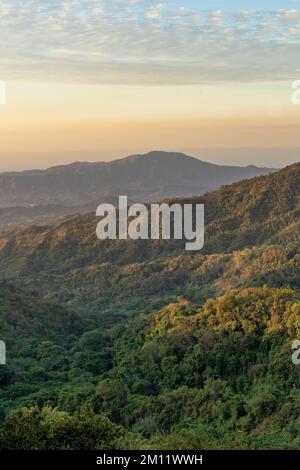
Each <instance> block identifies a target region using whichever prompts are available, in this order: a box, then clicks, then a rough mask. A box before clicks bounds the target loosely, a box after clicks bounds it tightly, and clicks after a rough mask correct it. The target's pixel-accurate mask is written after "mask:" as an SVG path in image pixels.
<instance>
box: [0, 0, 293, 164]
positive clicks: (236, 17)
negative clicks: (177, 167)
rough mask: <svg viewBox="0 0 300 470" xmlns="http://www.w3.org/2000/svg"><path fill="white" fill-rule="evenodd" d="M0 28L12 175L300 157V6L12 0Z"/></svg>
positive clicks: (6, 159) (1, 131)
mask: <svg viewBox="0 0 300 470" xmlns="http://www.w3.org/2000/svg"><path fill="white" fill-rule="evenodd" d="M0 33H1V43H0V80H4V81H5V82H6V83H7V104H6V105H1V106H0V171H4V170H11V169H25V168H32V167H39V168H45V167H47V166H50V165H53V164H58V163H67V162H70V161H72V160H74V159H79V160H109V159H111V158H116V157H121V156H125V155H126V154H129V153H136V152H144V151H148V150H152V149H162V150H176V151H177V150H180V151H185V152H187V153H192V154H193V155H196V156H201V158H202V157H203V159H205V149H208V150H209V149H210V150H209V151H207V159H211V160H213V161H216V162H220V163H221V162H222V163H225V162H227V163H236V164H240V165H246V164H250V163H254V164H259V165H271V164H272V165H276V166H283V165H285V164H287V163H290V161H295V160H297V159H300V132H299V124H300V106H295V105H292V103H291V93H292V89H291V84H292V81H293V80H300V56H299V47H300V1H297V0H294V1H292V0H291V1H284V0H283V1H279V0H278V1H253V0H252V1H226V2H225V1H209V0H206V1H201V0H198V1H196V0H194V1H192V0H191V1H188V0H187V1H180V0H177V1H155V0H152V1H147V0H60V1H58V0H51V1H50V0H49V1H47V0H44V1H40V0H39V1H38V0H26V1H25V2H24V1H21V0H0ZM232 148H233V149H239V148H242V149H244V150H241V151H240V152H238V151H234V152H232V154H230V152H229V151H228V149H232ZM249 148H250V149H253V152H251V151H249ZM298 148H299V158H297V151H296V150H297V149H298ZM213 149H216V152H215V153H214V152H213ZM223 149H224V152H223V153H222V150H223ZM245 149H247V151H245ZM295 149H296V150H295ZM270 150H274V152H273V153H272V152H270ZM231 155H232V156H231ZM264 156H265V158H264Z"/></svg>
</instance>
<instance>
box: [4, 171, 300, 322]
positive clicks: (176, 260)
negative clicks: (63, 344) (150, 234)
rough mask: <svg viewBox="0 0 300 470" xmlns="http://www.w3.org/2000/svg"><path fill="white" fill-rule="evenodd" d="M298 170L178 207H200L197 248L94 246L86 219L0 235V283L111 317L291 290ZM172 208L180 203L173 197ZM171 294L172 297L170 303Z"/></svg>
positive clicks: (90, 218) (143, 243)
mask: <svg viewBox="0 0 300 470" xmlns="http://www.w3.org/2000/svg"><path fill="white" fill-rule="evenodd" d="M299 183H300V164H295V165H292V166H290V167H287V168H285V169H283V170H281V171H278V172H276V173H273V174H270V175H266V176H260V177H257V178H254V179H252V180H247V181H242V182H239V183H235V184H233V185H230V186H226V187H223V188H221V189H219V190H217V191H215V192H211V193H207V194H205V195H204V196H202V197H198V198H192V199H186V200H181V202H192V203H204V204H205V208H206V209H205V211H206V229H205V230H206V233H205V237H206V241H205V246H204V249H203V250H201V251H199V252H194V253H192V254H190V253H187V252H186V251H185V250H184V243H183V241H173V240H171V241H159V240H156V241H155V240H154V241H151V240H149V241H147V240H137V241H131V240H113V241H104V242H103V241H99V240H98V239H97V238H96V235H95V228H96V223H97V220H96V217H95V216H94V215H93V214H87V215H82V216H81V215H75V216H72V217H69V218H67V219H65V220H63V221H61V222H59V223H56V224H53V225H49V226H44V227H28V228H26V229H24V230H21V231H19V232H11V233H8V234H3V235H2V236H1V237H0V276H1V277H2V278H11V279H18V280H19V282H22V283H25V284H27V285H28V286H29V287H31V288H33V286H35V288H38V289H39V291H40V292H42V293H43V294H44V295H47V296H49V297H50V298H55V299H56V300H59V301H63V302H67V303H69V304H70V305H72V306H76V307H79V308H80V309H81V308H82V309H85V308H86V306H87V305H88V306H89V311H90V312H91V311H92V310H97V311H99V307H100V308H101V312H102V313H101V314H103V315H104V316H105V318H106V320H108V321H114V320H113V319H112V315H111V311H112V310H113V316H117V317H120V316H124V315H125V316H126V315H127V313H128V312H132V311H133V312H134V311H136V309H138V310H141V308H145V309H147V310H149V309H150V310H151V308H152V306H153V305H162V304H163V303H164V302H167V301H169V300H172V298H174V296H176V295H180V294H181V293H184V294H185V295H187V292H189V295H190V296H191V298H192V299H193V300H194V297H195V296H196V298H197V299H198V300H200V299H202V300H206V299H207V298H209V297H210V296H215V295H218V294H221V293H223V292H224V291H226V289H230V288H235V287H243V286H248V285H251V282H253V283H254V285H263V284H262V283H264V280H265V278H266V273H269V278H270V280H271V279H272V285H273V286H274V287H281V286H284V285H291V286H293V287H295V286H297V283H298V282H299V279H300V272H299V262H298V259H299V243H298V241H299V235H300V219H299V216H300V206H299V204H300V200H299V187H300V185H299ZM179 202H180V200H179ZM172 296H173V297H172Z"/></svg>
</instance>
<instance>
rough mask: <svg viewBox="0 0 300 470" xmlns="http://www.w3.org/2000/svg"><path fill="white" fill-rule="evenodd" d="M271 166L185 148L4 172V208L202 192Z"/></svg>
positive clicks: (0, 200) (0, 195) (0, 191)
mask: <svg viewBox="0 0 300 470" xmlns="http://www.w3.org/2000/svg"><path fill="white" fill-rule="evenodd" d="M271 171H274V170H272V169H270V168H258V167H255V166H248V167H234V166H221V165H214V164H212V163H207V162H204V161H200V160H198V159H196V158H192V157H189V156H187V155H184V154H182V153H171V152H150V153H148V154H145V155H133V156H130V157H127V158H123V159H120V160H116V161H113V162H96V163H82V162H75V163H72V164H70V165H61V166H56V167H52V168H49V169H47V170H32V171H24V172H12V173H2V174H0V207H2V208H4V207H11V206H25V205H26V206H30V205H41V204H42V205H53V204H54V205H59V206H67V207H77V208H78V206H84V205H90V204H91V203H95V207H96V206H97V204H98V203H100V202H103V201H108V202H110V201H111V200H114V199H115V198H116V197H118V196H119V195H122V194H125V195H127V196H128V197H129V199H131V200H135V201H139V202H143V201H147V202H149V201H158V200H161V199H165V198H175V197H182V196H194V195H200V194H204V193H205V192H207V191H211V190H213V189H216V188H218V187H220V186H222V185H224V184H230V183H233V182H235V181H239V180H242V179H247V178H251V177H253V176H258V175H262V174H266V173H269V172H271ZM52 209H53V207H52V208H51V210H52ZM60 212H61V211H60ZM69 212H70V211H69ZM71 212H72V211H71Z"/></svg>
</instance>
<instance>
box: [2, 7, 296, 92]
mask: <svg viewBox="0 0 300 470" xmlns="http://www.w3.org/2000/svg"><path fill="white" fill-rule="evenodd" d="M178 3H179V2H177V6H176V7H172V2H167V1H156V0H151V1H150V0H59V1H58V0H51V1H50V0H49V1H43V2H41V1H39V0H27V1H26V2H24V1H23V0H0V34H1V43H0V68H1V74H2V76H1V79H6V80H12V79H28V80H49V81H50V80H51V81H53V80H57V81H65V82H86V83H103V84H108V83H110V84H126V85H130V84H134V85H136V84H143V85H145V84H165V85H168V84H177V83H182V84H186V83H203V82H215V81H224V80H225V81H226V80H230V81H244V80H279V79H286V78H289V77H294V74H295V70H296V69H297V68H298V67H299V63H298V62H297V61H298V56H299V53H298V50H299V43H300V10H275V11H261V12H258V11H254V10H237V11H236V12H223V11H221V10H214V11H211V12H205V11H201V10H200V9H195V8H191V7H190V8H187V7H185V5H184V3H185V2H182V5H180V4H178Z"/></svg>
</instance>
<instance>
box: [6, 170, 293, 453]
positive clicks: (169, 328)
mask: <svg viewBox="0 0 300 470" xmlns="http://www.w3.org/2000/svg"><path fill="white" fill-rule="evenodd" d="M299 183H300V164H296V165H293V166H291V167H288V168H286V169H284V170H282V171H279V172H277V173H274V174H271V175H268V176H263V177H258V178H254V179H252V180H247V181H243V182H241V183H236V184H234V185H231V186H227V187H224V188H221V189H220V190H218V191H216V192H213V193H208V194H206V195H205V196H203V197H201V198H194V199H192V200H191V201H192V202H194V203H196V202H204V203H205V206H206V244H205V248H204V250H202V251H200V252H194V253H187V252H185V251H184V246H183V243H181V242H172V241H171V242H160V241H153V242H152V241H111V242H100V241H99V240H97V238H96V235H95V228H96V219H95V217H94V216H92V215H86V216H79V215H77V216H76V215H75V216H73V217H70V218H68V219H66V220H65V221H63V222H60V223H57V224H54V225H50V226H47V227H29V228H27V229H25V230H22V231H19V232H16V233H10V234H3V235H2V237H1V239H0V273H1V277H2V279H8V280H9V282H7V281H3V282H2V283H1V285H0V339H4V340H5V341H6V342H7V347H8V363H7V366H5V367H1V369H0V383H1V389H0V420H1V421H2V431H1V432H0V447H1V446H2V448H14V447H15V446H17V442H20V443H21V444H19V445H20V446H21V447H22V446H23V447H26V448H57V447H59V446H60V447H63V448H72V444H71V442H70V440H68V438H67V435H68V434H69V435H72V436H73V441H74V442H76V446H77V447H76V448H78V447H79V448H89V446H90V448H91V447H95V448H109V444H108V442H109V441H108V440H107V439H108V436H110V435H113V438H112V439H111V442H113V443H112V444H111V446H113V447H114V448H116V447H117V448H159V449H163V448H169V449H190V448H191V449H203V448H234V449H235V448H293V449H294V448H297V449H299V448H300V441H299V437H298V436H299V432H298V430H299V425H300V421H299V419H300V415H299V399H300V396H299V385H300V384H299V378H300V377H299V373H300V369H299V367H297V366H295V365H294V364H293V363H292V361H291V354H292V350H291V344H292V341H293V340H295V339H300V294H299V288H300V243H299V240H300V232H299V220H300V219H299V215H300V205H299V188H300V184H299ZM182 202H189V200H185V201H182ZM13 410H15V411H13ZM49 423H50V424H49ZM62 423H63V426H64V429H68V432H67V433H65V434H64V438H63V439H62V440H61V444H59V442H60V441H59V439H58V440H57V439H56V438H54V437H53V435H51V436H52V437H51V436H50V434H51V433H50V430H49V429H55V430H56V431H55V432H57V435H59V433H62V428H61V426H62ZM27 428H30V429H33V436H35V437H33V438H32V439H33V440H30V439H29V440H27V441H26V440H25V441H24V440H23V434H22V433H23V431H22V430H23V429H27ZM83 428H85V429H86V428H88V429H89V430H90V432H91V434H92V435H95V436H97V439H96V440H94V441H93V439H92V438H91V439H89V438H88V439H87V440H86V441H84V440H83V441H82V440H81V439H80V436H79V435H78V434H76V432H75V430H76V429H83ZM101 429H106V431H105V433H106V434H105V435H106V437H107V439H106V438H105V435H103V432H102V431H101ZM91 430H92V431H91ZM49 433H50V434H49ZM74 433H75V434H74ZM54 434H55V433H54ZM87 435H89V433H87ZM5 436H9V437H5ZM39 436H41V437H39ZM55 436H56V434H55ZM74 445H75V444H74ZM107 446H108V447H107Z"/></svg>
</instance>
